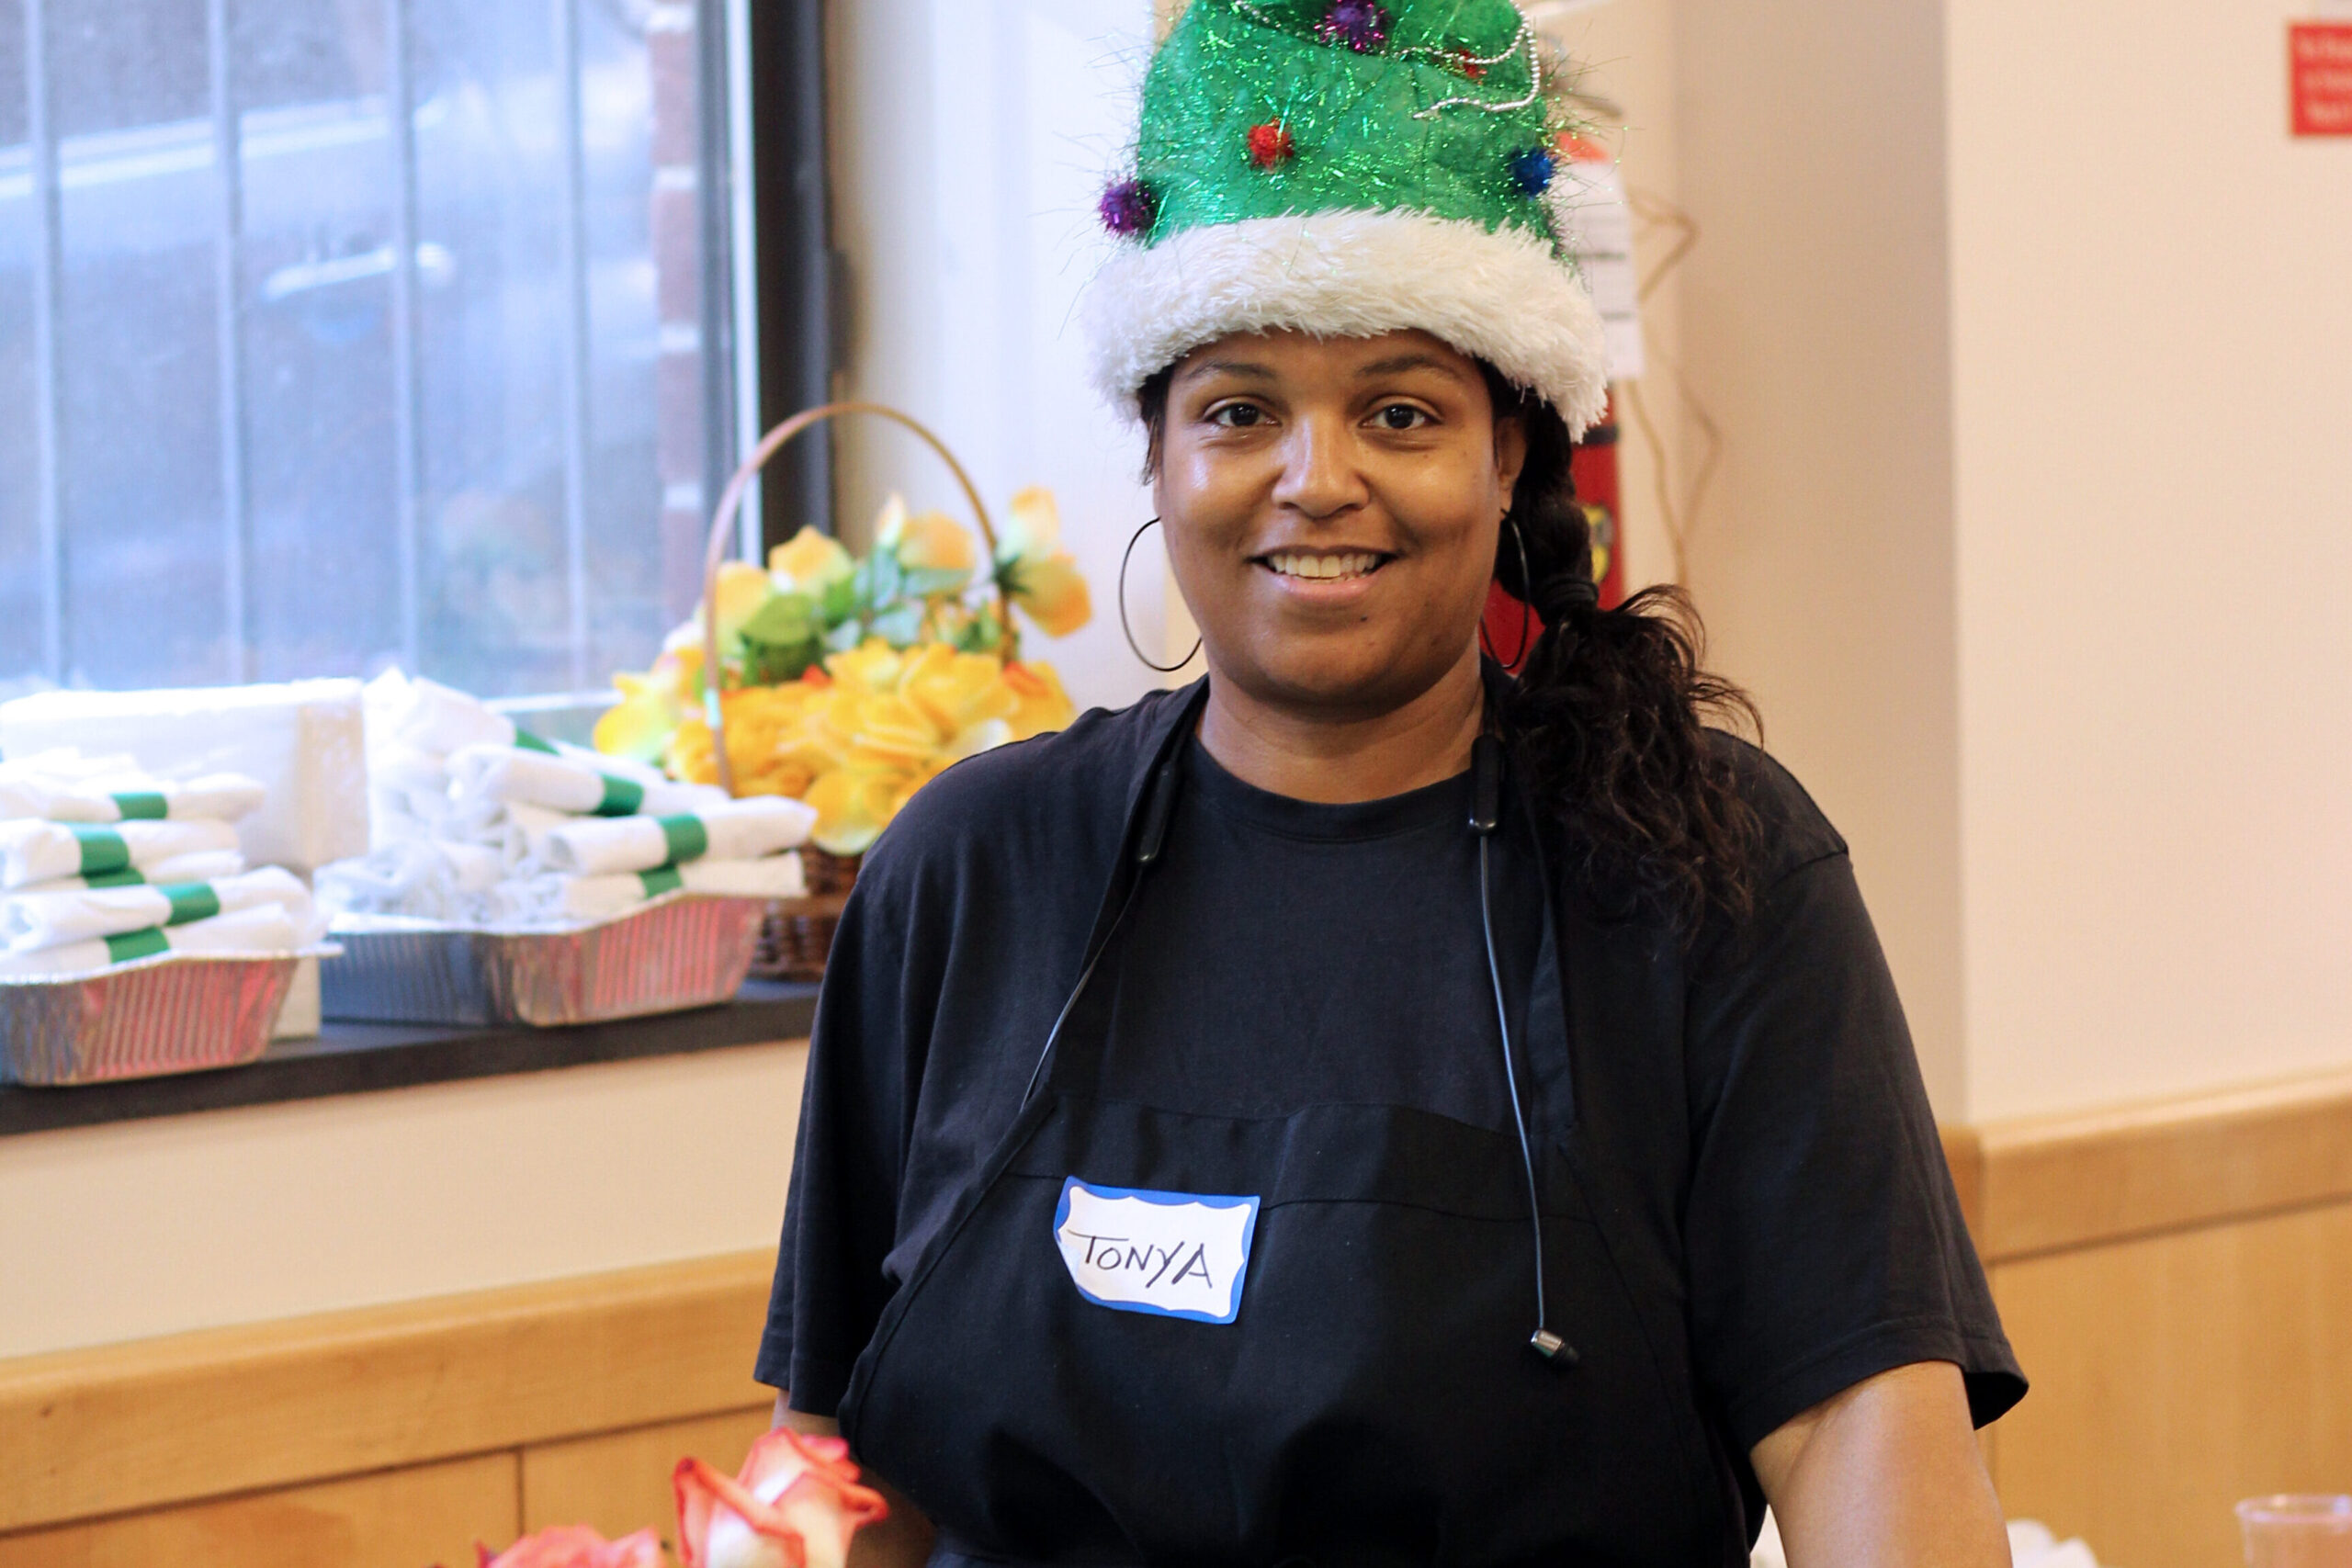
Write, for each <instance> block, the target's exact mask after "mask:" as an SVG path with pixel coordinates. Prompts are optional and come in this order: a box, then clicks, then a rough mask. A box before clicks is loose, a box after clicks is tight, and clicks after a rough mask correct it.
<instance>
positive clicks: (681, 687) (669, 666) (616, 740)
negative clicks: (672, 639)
mask: <svg viewBox="0 0 2352 1568" xmlns="http://www.w3.org/2000/svg"><path fill="white" fill-rule="evenodd" d="M613 684H614V685H615V686H616V687H618V688H619V689H620V694H621V700H620V701H619V702H617V703H616V704H614V705H612V706H611V707H609V708H606V709H605V712H604V713H603V715H602V716H599V717H598V718H597V720H596V728H595V731H594V734H593V735H591V736H590V738H589V739H590V740H591V741H592V742H593V743H594V746H595V748H596V750H599V751H602V752H604V753H605V755H607V756H612V757H634V758H636V759H637V760H638V761H640V762H652V761H660V760H661V756H662V748H663V747H664V746H665V745H667V744H668V742H669V739H670V732H671V731H672V730H673V729H675V728H677V727H678V721H679V720H680V719H682V718H684V716H686V714H687V713H688V712H689V711H690V710H691V709H692V708H693V706H694V705H695V702H696V701H697V700H698V699H699V698H700V697H701V695H702V649H701V647H700V646H699V645H697V646H695V647H694V648H685V649H673V650H672V651H670V652H667V653H664V654H663V655H662V657H661V658H659V659H657V660H654V661H653V668H652V669H650V670H649V671H646V672H645V673H644V674H642V675H615V676H614V677H613Z"/></svg>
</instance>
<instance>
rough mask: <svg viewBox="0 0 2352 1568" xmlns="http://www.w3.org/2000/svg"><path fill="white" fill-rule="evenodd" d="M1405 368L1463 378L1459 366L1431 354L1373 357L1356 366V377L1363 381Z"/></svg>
mask: <svg viewBox="0 0 2352 1568" xmlns="http://www.w3.org/2000/svg"><path fill="white" fill-rule="evenodd" d="M1407 370H1435V371H1437V372H1439V373H1440V374H1441V375H1444V376H1450V377H1452V378H1453V379H1455V380H1457V381H1459V380H1461V379H1463V375H1462V371H1461V369H1460V367H1457V366H1453V365H1449V364H1447V363H1446V362H1445V361H1444V360H1442V359H1440V358H1438V357H1437V356H1436V355H1432V354H1397V355H1390V356H1389V357H1388V358H1386V359H1375V360H1374V361H1373V362H1372V363H1371V364H1369V365H1364V366H1359V367H1357V369H1356V379H1357V380H1359V381H1365V380H1370V379H1371V378H1374V377H1375V376H1395V375H1397V374H1399V373H1400V372H1403V371H1407Z"/></svg>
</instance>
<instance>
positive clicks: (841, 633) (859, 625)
mask: <svg viewBox="0 0 2352 1568" xmlns="http://www.w3.org/2000/svg"><path fill="white" fill-rule="evenodd" d="M824 641H825V647H826V648H827V649H830V650H831V651H832V652H834V653H847V652H849V651H850V650H851V649H854V648H855V647H857V645H858V644H859V643H861V642H864V641H865V622H864V621H860V620H856V619H854V618H853V619H850V620H846V621H843V622H842V624H841V625H840V626H835V627H833V628H832V629H831V631H829V632H827V633H826V634H825V638H824Z"/></svg>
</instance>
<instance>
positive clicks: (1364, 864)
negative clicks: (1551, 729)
mask: <svg viewBox="0 0 2352 1568" xmlns="http://www.w3.org/2000/svg"><path fill="white" fill-rule="evenodd" d="M1182 769H1183V772H1182V793H1181V794H1179V795H1178V796H1177V805H1176V809H1175V814H1174V816H1173V817H1172V818H1171V819H1170V824H1169V833H1168V845H1167V852H1166V853H1165V855H1164V856H1163V858H1162V860H1161V863H1160V864H1159V868H1158V869H1157V870H1155V871H1154V872H1153V873H1152V875H1151V878H1150V880H1149V881H1148V883H1147V884H1146V886H1145V888H1144V891H1143V893H1142V895H1141V896H1140V897H1138V899H1137V900H1136V908H1135V909H1134V911H1133V912H1132V913H1130V914H1129V915H1128V917H1127V930H1128V932H1129V934H1128V938H1127V943H1126V946H1125V953H1126V955H1127V961H1126V962H1125V963H1124V964H1120V965H1119V966H1118V967H1117V970H1116V972H1115V973H1114V974H1111V975H1107V976H1103V981H1102V982H1100V983H1105V984H1107V985H1108V986H1109V987H1112V988H1113V1005H1112V1010H1111V1020H1110V1031H1109V1044H1108V1047H1107V1049H1106V1050H1105V1053H1104V1055H1103V1083H1102V1087H1101V1089H1100V1092H1101V1093H1102V1094H1103V1096H1104V1097H1105V1098H1106V1099H1112V1100H1131V1101H1135V1102H1137V1103H1141V1104H1145V1105H1155V1106H1160V1107H1165V1108H1170V1109H1176V1108H1181V1109H1182V1110H1185V1111H1192V1112H1193V1113H1195V1114H1200V1115H1209V1116H1234V1117H1256V1116H1283V1115H1287V1114H1289V1113H1290V1112H1292V1111H1296V1110H1298V1109H1299V1108H1300V1107H1302V1106H1307V1105H1318V1104H1369V1105H1404V1106H1410V1107H1412V1108H1414V1109H1415V1110H1419V1111H1435V1112H1437V1113H1438V1114H1440V1115H1442V1116H1450V1117H1452V1118H1453V1119H1454V1120H1455V1121H1457V1122H1469V1123H1470V1124H1472V1125H1473V1126H1478V1127H1485V1128H1487V1129H1489V1130H1490V1131H1494V1132H1498V1133H1500V1132H1508V1131H1509V1130H1510V1126H1511V1117H1510V1100H1508V1099H1507V1098H1506V1091H1505V1089H1504V1082H1505V1080H1504V1076H1503V1062H1502V1054H1501V1053H1502V1042H1501V1039H1500V1036H1499V1034H1498V1031H1497V1029H1496V1023H1495V1004H1494V993H1493V987H1492V982H1491V981H1490V980H1489V979H1488V977H1487V958H1486V948H1485V945H1484V940H1483V937H1482V935H1481V930H1480V923H1479V919H1478V903H1477V899H1478V859H1477V850H1476V842H1477V840H1476V839H1475V838H1474V837H1473V836H1472V834H1471V832H1470V829H1469V826H1468V824H1469V819H1470V776H1469V775H1468V774H1467V773H1464V774H1463V775H1461V776H1460V777H1458V778H1453V779H1449V780H1447V781H1445V782H1444V783H1442V784H1431V785H1430V786H1429V787H1428V788H1426V789H1419V790H1415V791H1413V792H1412V793H1411V794H1409V795H1397V796H1395V797H1394V798H1392V799H1388V800H1374V801H1366V802H1364V803H1363V804H1361V805H1349V806H1319V805H1315V804H1312V803H1309V802H1306V801H1303V800H1293V799H1289V798H1287V797H1285V796H1283V795H1271V794H1269V793H1267V792H1266V791H1264V790H1261V789H1255V788H1252V787H1251V786H1250V785H1249V784H1244V783H1242V782H1241V781H1240V780H1239V779H1237V778H1235V777H1234V776H1233V775H1232V774H1230V773H1227V772H1226V771H1225V770H1224V769H1223V768H1222V767H1220V766H1218V765H1217V763H1216V760H1215V759H1214V758H1212V757H1211V756H1210V755H1209V754H1208V752H1207V750H1205V749H1204V748H1203V747H1202V745H1201V743H1200V742H1199V741H1198V740H1197V739H1188V740H1186V741H1185V742H1184V757H1183V762H1182ZM1494 877H1495V881H1496V883H1497V886H1496V890H1495V894H1496V903H1497V908H1496V919H1495V928H1496V937H1497V941H1498V944H1499V946H1500V948H1501V952H1500V953H1499V954H1498V956H1499V957H1500V958H1501V959H1502V961H1503V967H1504V969H1505V971H1506V974H1505V987H1506V990H1505V995H1506V997H1507V998H1508V1000H1509V1003H1510V1007H1511V1010H1512V1014H1513V1018H1512V1023H1513V1032H1514V1034H1515V1035H1517V1036H1520V1037H1522V1038H1523V1036H1524V1034H1525V1030H1524V1029H1523V1028H1522V1027H1521V1020H1522V1019H1523V1017H1524V1014H1525V1009H1526V1001H1525V998H1526V987H1527V982H1528V976H1529V974H1530V972H1531V971H1532V968H1533V958H1534V953H1533V948H1534V944H1535V943H1536V942H1539V941H1540V940H1542V938H1541V933H1542V931H1543V903H1542V900H1543V897H1544V890H1543V884H1542V883H1541V882H1540V881H1539V880H1538V879H1537V877H1536V875H1535V874H1534V869H1533V867H1532V865H1530V864H1529V863H1527V862H1526V861H1525V860H1523V859H1521V858H1520V857H1516V856H1510V855H1499V856H1498V857H1497V858H1496V863H1495V866H1494Z"/></svg>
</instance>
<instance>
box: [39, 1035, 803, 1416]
mask: <svg viewBox="0 0 2352 1568" xmlns="http://www.w3.org/2000/svg"><path fill="white" fill-rule="evenodd" d="M804 1056H805V1051H804V1049H803V1048H802V1047H799V1046H788V1045H754V1046H747V1047H743V1048H741V1049H738V1050H729V1051H712V1052H706V1053H703V1054H700V1055H691V1056H673V1057H667V1058H663V1059H661V1060H655V1061H644V1062H624V1063H616V1064H613V1065H610V1066H594V1067H574V1068H569V1069H566V1070H564V1071H561V1072H549V1073H528V1074H524V1075H521V1076H518V1077H502V1078H487V1079H482V1080H480V1081H478V1082H473V1083H453V1084H440V1085H435V1086H432V1087H429V1088H424V1089H396V1090H390V1091H387V1092H384V1093H380V1094H362V1095H352V1096H347V1097H344V1098H340V1099H334V1100H310V1101H305V1102H302V1103H299V1104H288V1105H268V1106H256V1107H253V1108H251V1109H248V1110H242V1111H209V1112H206V1113H205V1114H203V1115H198V1116H179V1117H169V1118H164V1119H161V1120H157V1121H152V1122H118V1123H115V1124H113V1125H110V1126H103V1127H79V1128H73V1129H68V1130H62V1131H59V1132H55V1133H39V1134H29V1135H26V1136H20V1137H10V1138H0V1258H6V1260H7V1262H6V1266H5V1267H0V1358H6V1357H10V1356H18V1355H26V1354H30V1353H32V1352H35V1351H40V1350H54V1349H62V1348H68V1347H72V1346H78V1345H96V1344H104V1343H107V1342H109V1341H113V1340H118V1339H136V1338H143V1337H148V1336H150V1335H156V1334H169V1333H175V1332H177V1331H179V1330H181V1329H189V1328H203V1327H209V1326H213V1325H220V1324H231V1323H243V1322H248V1321H253V1320H257V1319H263V1318H274V1317H285V1316H290V1315H293V1314H300V1313H311V1312H322V1311H329V1310H332V1309H334V1308H337V1307H349V1306H362V1305H369V1304H373V1303H380V1302H390V1301H402V1300H408V1299H412V1298H414V1297H420V1296H432V1295H440V1294H443V1293H446V1292H455V1291H467V1290H475V1289H483V1288H488V1287H491V1286H495V1285H507V1284H516V1283H521V1282H523V1281H526V1280H551V1279H560V1278H563V1277H565V1276H567V1275H571V1274H584V1273H593V1272H596V1271H599V1270H603V1269H621V1268H627V1267H629V1266H631V1265H635V1264H640V1263H652V1262H660V1261H662V1260H665V1259H670V1258H699V1257H703V1256H706V1255H708V1254H712V1253H721V1252H738V1251H742V1250H745V1249H749V1248H753V1247H774V1246H775V1238H776V1235H777V1233H778V1231H779V1229H780V1228H781V1226H782V1224H783V1218H784V1190H785V1183H786V1179H787V1178H788V1176H789V1175H790V1172H791V1165H792V1143H793V1131H794V1129H795V1128H796V1127H797V1125H798V1122H799V1114H800V1066H801V1063H802V1061H803V1059H804ZM60 1092H70V1091H60ZM743 1354H744V1358H745V1361H744V1368H745V1373H746V1375H747V1376H748V1375H749V1371H750V1364H751V1363H750V1357H751V1354H752V1348H751V1347H750V1346H748V1345H747V1346H746V1347H744V1351H743Z"/></svg>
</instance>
